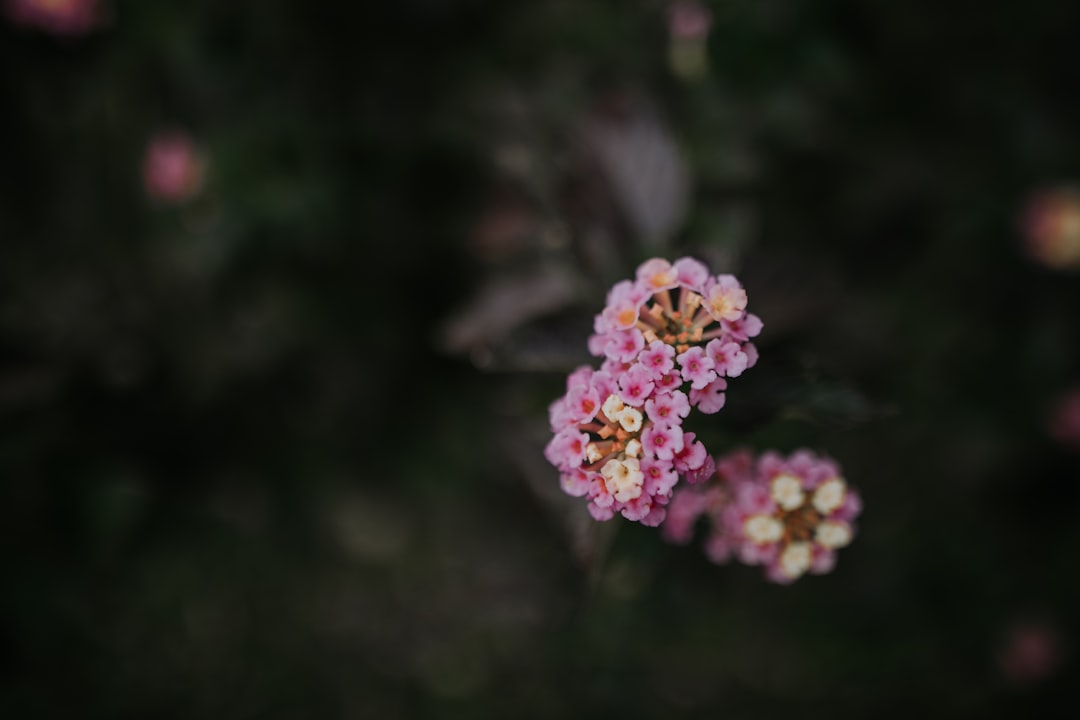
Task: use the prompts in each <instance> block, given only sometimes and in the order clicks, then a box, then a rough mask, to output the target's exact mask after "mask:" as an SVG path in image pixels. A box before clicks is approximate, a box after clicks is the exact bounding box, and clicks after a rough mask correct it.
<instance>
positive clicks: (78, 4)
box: [5, 0, 101, 35]
mask: <svg viewBox="0 0 1080 720" xmlns="http://www.w3.org/2000/svg"><path fill="white" fill-rule="evenodd" d="M5 7H6V9H7V13H8V16H9V17H10V18H11V19H12V20H14V21H15V22H16V23H18V24H20V25H24V26H26V27H36V28H38V29H40V30H44V31H45V32H48V33H52V34H54V35H85V34H86V33H88V32H90V31H91V30H93V29H95V28H96V27H97V26H98V25H100V24H101V7H100V3H99V2H98V0H6V3H5Z"/></svg>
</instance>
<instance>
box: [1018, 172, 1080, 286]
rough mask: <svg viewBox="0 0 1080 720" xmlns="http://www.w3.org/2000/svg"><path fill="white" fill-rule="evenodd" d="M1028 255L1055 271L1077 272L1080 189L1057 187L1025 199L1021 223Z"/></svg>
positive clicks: (1079, 251) (1079, 255)
mask: <svg viewBox="0 0 1080 720" xmlns="http://www.w3.org/2000/svg"><path fill="white" fill-rule="evenodd" d="M1021 229H1022V231H1023V234H1024V243H1025V249H1026V250H1027V253H1028V254H1029V255H1030V256H1031V257H1032V258H1033V259H1034V260H1036V261H1037V262H1039V263H1042V264H1043V265H1046V266H1047V267H1050V268H1054V269H1059V270H1062V269H1069V268H1072V269H1080V190H1078V189H1077V188H1074V187H1057V188H1051V189H1047V190H1042V191H1040V192H1037V193H1035V194H1034V195H1032V196H1031V198H1029V199H1028V202H1027V205H1026V206H1025V208H1024V212H1023V218H1022V220H1021Z"/></svg>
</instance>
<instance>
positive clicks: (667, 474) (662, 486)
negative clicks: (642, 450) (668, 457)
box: [641, 458, 679, 495]
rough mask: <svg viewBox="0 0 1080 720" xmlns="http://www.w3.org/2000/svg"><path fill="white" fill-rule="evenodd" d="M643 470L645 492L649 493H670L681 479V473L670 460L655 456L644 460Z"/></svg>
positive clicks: (642, 462) (642, 463)
mask: <svg viewBox="0 0 1080 720" xmlns="http://www.w3.org/2000/svg"><path fill="white" fill-rule="evenodd" d="M641 472H643V473H644V474H645V492H646V493H648V494H649V495H669V494H670V493H671V489H672V488H673V487H675V483H677V482H678V481H679V475H678V474H677V473H676V472H675V471H674V470H673V469H672V467H671V463H670V462H665V461H663V460H657V459H655V458H645V459H644V460H642V461H641Z"/></svg>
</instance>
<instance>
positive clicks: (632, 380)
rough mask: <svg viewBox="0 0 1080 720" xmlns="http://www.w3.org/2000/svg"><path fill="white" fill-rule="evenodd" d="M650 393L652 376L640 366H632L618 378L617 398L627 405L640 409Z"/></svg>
mask: <svg viewBox="0 0 1080 720" xmlns="http://www.w3.org/2000/svg"><path fill="white" fill-rule="evenodd" d="M652 391H653V381H652V376H651V375H650V374H649V371H648V370H646V369H645V368H643V367H642V366H641V365H634V366H633V367H631V368H630V369H629V370H628V371H627V372H626V373H625V374H623V375H622V376H621V377H620V378H619V397H621V398H622V401H623V402H624V403H626V404H627V405H633V406H634V407H641V406H642V405H644V404H645V400H646V398H648V397H649V394H650V393H652Z"/></svg>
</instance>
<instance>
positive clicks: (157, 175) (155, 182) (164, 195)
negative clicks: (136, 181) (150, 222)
mask: <svg viewBox="0 0 1080 720" xmlns="http://www.w3.org/2000/svg"><path fill="white" fill-rule="evenodd" d="M203 170H204V168H203V160H202V158H201V157H200V156H199V152H198V150H197V148H196V147H195V143H194V141H193V140H192V139H191V137H190V136H188V135H187V134H186V133H184V132H180V131H175V130H172V131H163V132H160V133H158V134H157V135H155V136H154V137H153V138H151V139H150V143H149V145H148V146H147V148H146V155H145V157H144V159H143V187H144V188H145V189H146V194H147V195H148V196H150V197H151V198H152V199H154V200H157V201H159V202H165V203H182V202H185V201H187V200H190V199H191V198H192V197H194V196H195V195H197V194H198V192H199V190H201V189H202V184H203Z"/></svg>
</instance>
